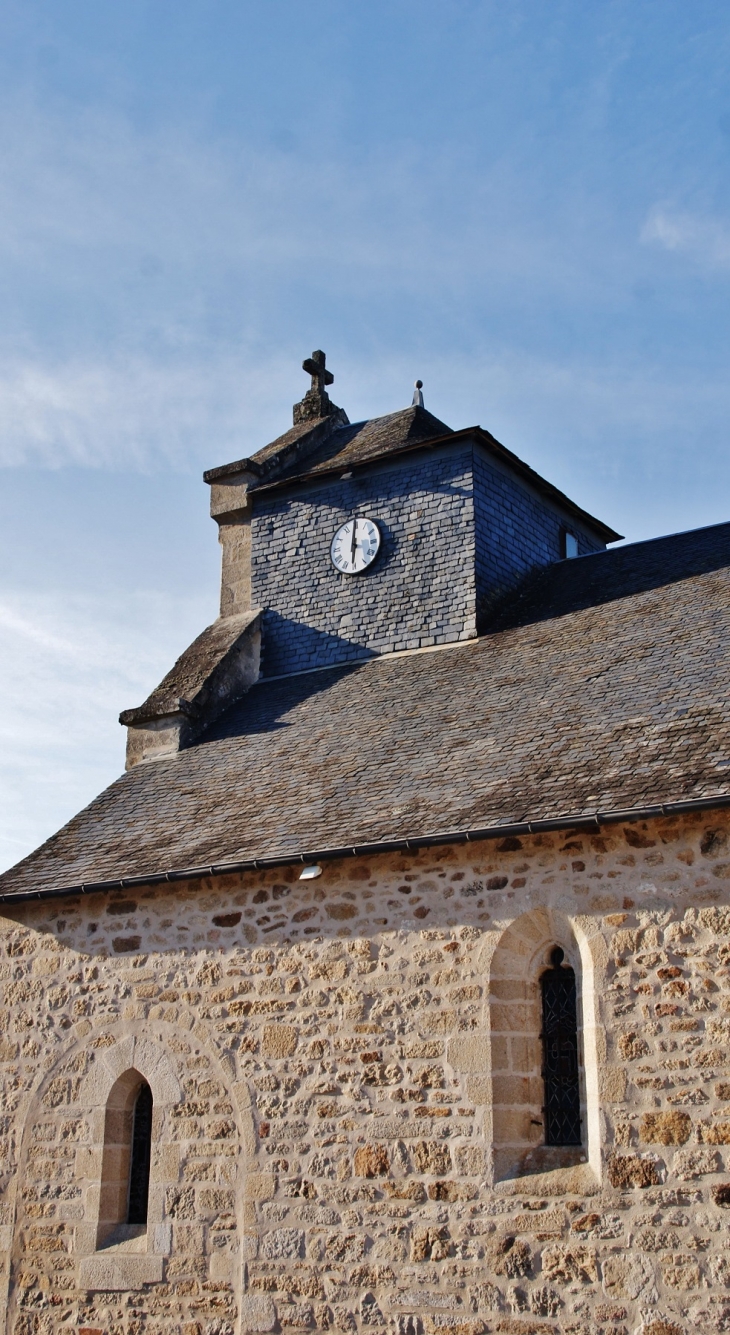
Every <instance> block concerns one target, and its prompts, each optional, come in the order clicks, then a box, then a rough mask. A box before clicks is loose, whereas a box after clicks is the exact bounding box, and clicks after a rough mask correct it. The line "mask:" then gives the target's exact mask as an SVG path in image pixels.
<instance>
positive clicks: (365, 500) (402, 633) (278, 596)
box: [251, 448, 475, 676]
mask: <svg viewBox="0 0 730 1335" xmlns="http://www.w3.org/2000/svg"><path fill="white" fill-rule="evenodd" d="M353 514H356V515H362V516H367V517H369V518H372V519H375V520H376V521H377V523H378V525H379V527H380V532H381V546H380V551H379V552H378V555H377V557H376V559H375V561H374V563H373V565H372V566H371V567H370V568H369V570H367V571H365V572H364V573H363V574H360V575H342V574H340V572H339V571H337V570H336V569H335V567H334V566H333V564H332V561H331V559H330V544H331V542H332V539H333V537H334V535H335V533H336V531H337V529H338V528H339V527H340V525H341V524H343V523H344V522H345V520H347V519H349V518H350V517H351V516H352V515H353ZM251 596H252V598H253V606H255V607H263V608H265V609H266V611H265V613H264V620H263V663H262V674H263V675H264V676H275V675H277V674H279V673H285V672H297V671H301V670H305V669H307V668H313V667H325V666H327V665H328V664H330V663H341V662H344V661H347V660H349V659H356V658H363V657H367V656H368V655H369V654H370V653H385V652H388V651H390V650H395V649H417V648H420V647H422V646H426V645H433V644H450V643H453V642H454V641H456V640H461V639H468V638H470V637H471V636H473V635H474V633H475V629H474V628H475V620H474V506H473V496H472V479H471V449H470V448H469V449H464V448H462V449H460V450H458V451H456V450H453V449H447V450H444V451H440V452H439V453H435V452H432V453H429V454H427V455H421V456H420V457H419V458H416V459H411V460H409V461H408V462H406V463H401V464H400V466H399V467H397V468H394V467H390V468H381V469H380V471H373V472H372V473H369V474H367V475H366V476H365V475H359V476H355V477H353V478H350V479H344V480H342V479H336V480H334V481H333V480H332V479H327V480H326V481H322V482H321V483H318V484H316V485H315V484H312V485H311V486H310V487H309V488H308V489H306V490H304V489H303V488H302V487H301V485H299V486H298V487H297V489H296V494H291V493H289V494H288V495H286V496H284V495H282V494H281V493H280V492H276V493H273V494H272V495H271V496H269V497H268V498H267V496H266V494H265V493H262V494H261V495H258V496H257V495H256V493H254V511H253V519H252V593H251Z"/></svg>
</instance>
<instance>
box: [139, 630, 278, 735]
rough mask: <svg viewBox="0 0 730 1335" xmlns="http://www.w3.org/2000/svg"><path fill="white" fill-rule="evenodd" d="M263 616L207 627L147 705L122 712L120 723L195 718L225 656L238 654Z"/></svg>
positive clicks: (174, 665)
mask: <svg viewBox="0 0 730 1335" xmlns="http://www.w3.org/2000/svg"><path fill="white" fill-rule="evenodd" d="M260 614H261V609H260V608H259V607H254V608H252V609H251V611H249V612H242V613H240V614H239V615H238V616H230V617H219V618H218V620H217V621H214V622H213V624H212V626H206V628H205V630H204V631H202V632H201V634H200V635H198V636H197V638H196V639H194V640H193V642H192V644H190V645H188V647H187V649H186V650H185V652H184V653H182V654H181V655H180V657H179V658H178V660H177V662H176V663H174V664H173V666H172V667H171V668H170V671H169V672H168V673H167V674H166V676H164V677H163V678H162V681H161V682H160V684H159V686H156V687H155V689H154V691H152V692H151V694H150V695H148V696H147V699H146V700H145V702H144V704H143V705H139V706H138V708H136V709H123V710H122V712H121V714H120V715H119V722H120V723H125V724H127V723H144V722H146V721H148V720H150V719H154V718H160V717H161V716H163V715H165V714H174V713H175V712H176V711H177V710H178V709H181V710H182V711H183V712H184V713H187V714H191V715H194V714H195V712H196V705H197V703H198V700H199V698H200V696H201V694H203V693H205V691H206V687H208V685H209V683H210V679H211V676H212V674H213V673H214V672H215V670H216V669H217V668H218V667H219V666H220V665H221V664H222V663H223V664H224V663H225V660H226V656H227V655H228V654H229V653H230V652H231V651H232V650H235V648H236V646H237V645H238V643H239V641H240V640H241V637H242V636H243V635H245V633H246V631H247V630H248V629H249V627H250V626H252V625H253V623H254V622H255V621H256V618H257V617H258V616H260Z"/></svg>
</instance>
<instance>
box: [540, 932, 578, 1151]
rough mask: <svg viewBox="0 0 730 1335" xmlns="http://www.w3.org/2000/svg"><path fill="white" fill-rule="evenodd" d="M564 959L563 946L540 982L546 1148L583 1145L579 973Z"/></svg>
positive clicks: (556, 952)
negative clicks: (579, 1054) (579, 1053)
mask: <svg viewBox="0 0 730 1335" xmlns="http://www.w3.org/2000/svg"><path fill="white" fill-rule="evenodd" d="M564 959H565V955H564V953H563V951H562V950H561V949H560V946H555V948H554V950H553V951H552V952H551V954H550V963H551V965H552V967H551V968H550V969H547V970H546V971H545V973H544V974H543V975H542V978H541V980H540V982H541V986H542V1061H543V1072H542V1074H543V1080H544V1082H545V1110H544V1111H545V1144H546V1145H580V1144H581V1134H580V1120H581V1119H580V1078H579V1071H578V1009H577V1000H576V990H575V974H574V972H573V970H572V969H571V968H570V967H568V966H565V965H563V960H564Z"/></svg>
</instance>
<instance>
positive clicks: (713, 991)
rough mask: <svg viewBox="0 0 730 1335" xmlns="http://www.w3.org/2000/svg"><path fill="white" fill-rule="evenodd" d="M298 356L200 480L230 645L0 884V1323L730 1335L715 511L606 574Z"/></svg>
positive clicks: (191, 665)
mask: <svg viewBox="0 0 730 1335" xmlns="http://www.w3.org/2000/svg"><path fill="white" fill-rule="evenodd" d="M304 369H305V370H306V371H307V372H308V374H310V375H311V377H312V382H311V388H310V389H309V390H308V391H307V393H306V394H305V395H304V398H303V399H302V400H301V402H299V403H298V404H297V405H296V406H295V408H294V424H293V426H292V427H291V428H290V429H289V430H288V431H286V432H285V433H284V434H283V435H282V436H280V437H279V438H278V439H277V440H275V441H274V442H273V443H272V444H269V445H266V446H264V447H263V448H262V449H260V450H259V451H258V452H257V453H256V454H254V455H252V457H250V458H245V459H239V460H237V461H236V462H234V463H229V464H225V465H224V466H222V467H215V468H212V469H211V470H210V471H209V472H208V473H206V474H205V481H206V483H207V484H208V486H209V488H210V497H211V514H212V516H213V518H214V520H215V521H216V523H217V525H218V531H219V538H220V543H221V548H222V585H221V603H220V616H219V617H218V619H217V620H216V621H215V622H214V623H213V624H212V625H211V626H209V627H208V628H207V629H206V630H204V631H203V633H202V634H201V635H200V636H199V637H198V639H197V640H196V641H195V642H194V643H193V644H192V645H191V646H190V648H189V649H187V650H186V652H185V653H184V654H183V655H182V657H181V658H180V659H179V660H178V662H177V663H176V664H175V665H174V667H173V668H172V669H171V671H170V672H169V673H168V675H167V676H166V677H165V678H164V680H163V681H162V682H161V683H160V685H159V686H157V687H156V689H154V690H153V691H152V693H151V694H150V695H149V697H148V699H147V700H146V701H145V702H144V704H141V705H138V706H137V707H135V708H128V709H126V710H125V711H124V712H123V713H122V715H121V722H122V724H123V725H124V726H125V727H126V729H127V739H128V740H127V769H126V772H125V774H124V775H123V776H122V777H121V778H119V779H118V780H117V781H116V782H115V783H113V784H112V785H111V787H110V788H108V789H107V790H106V792H104V793H102V794H101V796H99V797H98V798H97V799H96V800H95V801H94V802H92V803H91V805H90V806H89V807H87V808H86V810H85V811H82V812H81V813H80V814H79V815H78V816H76V817H75V818H74V819H73V820H72V821H71V822H70V823H69V824H68V825H67V826H66V827H65V828H64V829H62V830H60V831H59V832H58V833H57V834H56V835H54V836H53V837H52V838H51V839H49V840H48V842H47V843H45V844H44V845H43V846H42V847H41V848H39V849H38V850H37V851H36V852H35V853H33V854H32V855H31V856H29V857H27V858H25V859H24V861H22V862H21V863H19V864H18V865H17V866H16V867H14V868H13V869H12V870H10V871H8V872H6V873H5V874H4V876H2V877H0V914H1V915H2V917H1V919H0V988H1V989H2V1008H1V1009H0V1071H1V1079H2V1101H1V1107H0V1126H1V1127H2V1155H1V1158H0V1189H1V1195H0V1239H1V1242H2V1263H3V1269H2V1279H3V1285H4V1289H3V1293H4V1297H5V1302H4V1307H3V1318H2V1320H3V1322H4V1325H3V1329H4V1330H6V1331H7V1332H12V1335H249V1333H253V1332H257V1333H258V1332H262V1335H265V1333H267V1332H272V1333H273V1332H281V1333H282V1335H306V1332H319V1331H327V1332H330V1333H331V1335H355V1333H356V1332H359V1333H360V1335H378V1333H379V1332H381V1331H382V1332H383V1335H487V1333H488V1332H509V1333H510V1335H552V1333H553V1332H561V1335H598V1333H600V1335H637V1333H640V1335H690V1332H693V1333H694V1332H702V1333H703V1335H712V1333H713V1332H720V1331H728V1330H730V1248H728V1244H727V1225H728V1223H729V1222H730V1055H729V1050H730V843H729V842H728V829H729V826H730V817H729V808H730V733H729V730H728V696H729V687H730V655H729V653H728V646H729V645H730V633H729V632H730V627H729V626H728V620H729V612H730V524H722V525H717V526H714V527H711V528H704V529H701V530H697V531H695V532H689V533H681V534H678V535H675V536H672V537H666V538H659V539H656V540H653V541H649V542H641V543H635V544H632V545H626V546H622V547H619V548H616V549H615V550H611V548H610V544H611V543H612V542H614V541H615V540H616V539H617V538H618V537H619V535H618V534H617V533H615V532H614V531H613V530H612V529H611V528H609V527H608V526H607V525H606V524H605V523H603V522H602V521H601V520H598V519H595V518H593V517H592V516H591V515H589V514H587V513H586V512H585V511H584V510H582V509H581V508H580V507H579V506H578V505H576V504H575V503H574V502H573V501H571V500H569V498H568V497H567V496H565V495H563V494H562V492H560V491H559V490H558V489H557V488H556V487H554V486H552V485H551V484H550V483H549V482H547V481H545V479H543V478H542V477H540V476H538V475H537V474H536V473H535V472H533V471H532V470H531V469H530V468H529V467H527V465H526V464H524V463H523V462H522V461H521V460H520V459H518V458H517V457H516V456H515V455H514V454H513V453H511V452H510V450H508V449H506V448H505V447H504V446H503V445H501V444H500V443H499V442H498V441H497V440H495V439H494V437H493V436H492V435H490V433H489V432H488V431H486V430H484V429H482V428H481V427H470V428H467V429H460V430H452V429H451V428H449V427H448V426H446V425H445V424H444V423H443V422H441V421H439V420H438V419H437V418H436V417H435V416H433V415H432V414H431V413H430V412H428V411H427V409H426V408H425V407H424V406H423V396H422V393H421V386H420V384H418V385H417V388H416V393H415V395H414V402H413V404H412V405H411V406H410V407H408V408H406V409H403V410H399V411H395V412H391V413H389V414H387V415H386V416H384V417H378V418H374V419H372V420H370V421H366V422H358V423H355V424H351V423H350V422H349V421H348V418H347V416H346V414H345V413H344V411H343V410H342V409H340V408H338V407H336V406H335V404H334V403H333V402H332V401H331V399H330V397H329V394H328V386H329V385H330V384H331V382H332V375H331V373H330V371H329V370H327V368H326V365H325V357H324V354H323V353H321V352H315V353H313V354H312V357H311V358H308V359H307V361H306V362H305V363H304ZM120 703H124V702H120Z"/></svg>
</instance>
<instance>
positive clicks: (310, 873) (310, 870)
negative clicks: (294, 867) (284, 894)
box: [299, 862, 322, 881]
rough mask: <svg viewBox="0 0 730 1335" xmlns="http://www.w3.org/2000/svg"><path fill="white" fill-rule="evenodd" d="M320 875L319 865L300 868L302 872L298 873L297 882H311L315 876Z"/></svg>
mask: <svg viewBox="0 0 730 1335" xmlns="http://www.w3.org/2000/svg"><path fill="white" fill-rule="evenodd" d="M321 875H322V868H321V867H320V865H319V863H316V862H315V864H314V865H313V866H312V867H302V870H301V871H300V873H299V880H300V881H313V880H315V878H316V877H317V876H321Z"/></svg>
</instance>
